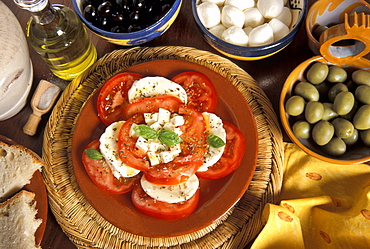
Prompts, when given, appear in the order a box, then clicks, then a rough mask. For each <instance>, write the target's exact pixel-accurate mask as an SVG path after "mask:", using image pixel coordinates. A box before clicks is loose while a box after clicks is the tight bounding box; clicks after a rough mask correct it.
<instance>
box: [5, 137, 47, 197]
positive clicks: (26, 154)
mask: <svg viewBox="0 0 370 249" xmlns="http://www.w3.org/2000/svg"><path fill="white" fill-rule="evenodd" d="M44 166H45V163H44V162H43V161H42V160H41V158H40V157H39V156H38V155H37V154H36V153H35V152H33V151H32V150H30V149H28V148H26V147H24V146H22V145H18V144H15V145H9V144H7V143H4V142H2V141H0V202H2V201H5V200H6V199H7V198H9V197H10V196H12V195H14V194H15V193H17V192H18V191H20V190H21V189H22V188H23V187H24V186H25V185H26V184H29V183H30V180H31V178H32V176H33V174H34V173H35V171H36V170H40V171H41V170H42V168H43V167H44Z"/></svg>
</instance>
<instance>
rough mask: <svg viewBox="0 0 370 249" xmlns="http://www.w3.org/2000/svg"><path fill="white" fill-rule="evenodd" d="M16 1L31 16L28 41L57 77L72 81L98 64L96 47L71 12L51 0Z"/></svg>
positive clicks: (27, 31)
mask: <svg viewBox="0 0 370 249" xmlns="http://www.w3.org/2000/svg"><path fill="white" fill-rule="evenodd" d="M14 2H15V3H16V4H17V5H18V7H20V8H22V9H25V10H28V11H29V12H30V13H31V18H30V20H29V21H28V23H27V28H26V35H27V38H28V41H29V43H30V44H31V46H32V47H33V48H34V49H35V51H36V52H37V53H38V54H39V55H40V56H41V57H42V59H43V60H44V61H45V62H46V64H47V65H48V66H49V68H50V70H51V71H52V72H53V73H54V74H55V75H56V76H57V77H59V78H61V79H64V80H73V79H74V78H76V77H77V75H79V74H80V73H82V72H83V71H84V70H86V69H87V68H88V67H89V66H91V65H92V64H93V63H94V62H95V61H96V59H97V52H96V48H95V46H94V45H93V44H92V42H91V40H90V38H89V36H88V34H87V32H86V30H85V27H84V26H83V24H82V22H81V21H80V19H79V18H78V16H77V14H76V13H75V12H74V11H73V10H72V9H70V8H68V7H66V6H64V5H59V4H53V5H51V4H50V3H49V1H48V0H14Z"/></svg>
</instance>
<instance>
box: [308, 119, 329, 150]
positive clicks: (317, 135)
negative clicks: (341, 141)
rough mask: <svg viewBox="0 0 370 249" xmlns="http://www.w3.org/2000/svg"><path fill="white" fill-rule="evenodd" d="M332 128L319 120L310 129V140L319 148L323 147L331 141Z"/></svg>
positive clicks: (326, 122)
mask: <svg viewBox="0 0 370 249" xmlns="http://www.w3.org/2000/svg"><path fill="white" fill-rule="evenodd" d="M333 135H334V126H333V125H332V124H331V123H330V122H329V121H326V120H321V121H319V122H318V123H317V124H315V126H314V127H313V129H312V138H313V140H314V141H315V143H317V144H318V145H320V146H323V145H325V144H327V143H329V141H330V140H331V139H332V137H333Z"/></svg>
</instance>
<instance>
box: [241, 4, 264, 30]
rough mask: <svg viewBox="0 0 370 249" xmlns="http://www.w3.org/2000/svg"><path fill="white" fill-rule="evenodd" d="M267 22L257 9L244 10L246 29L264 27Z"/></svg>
mask: <svg viewBox="0 0 370 249" xmlns="http://www.w3.org/2000/svg"><path fill="white" fill-rule="evenodd" d="M264 22H265V18H264V17H263V15H262V14H261V12H260V11H259V10H258V9H257V8H249V9H246V10H244V27H248V26H250V27H252V28H255V27H257V26H259V25H262V24H263V23H264Z"/></svg>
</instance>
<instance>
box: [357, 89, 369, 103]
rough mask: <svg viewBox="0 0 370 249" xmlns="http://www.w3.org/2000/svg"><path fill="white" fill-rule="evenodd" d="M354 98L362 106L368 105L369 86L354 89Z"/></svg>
mask: <svg viewBox="0 0 370 249" xmlns="http://www.w3.org/2000/svg"><path fill="white" fill-rule="evenodd" d="M355 97H356V99H357V100H358V101H360V102H361V103H363V104H366V105H370V86H367V85H360V86H358V87H357V88H356V91H355Z"/></svg>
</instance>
